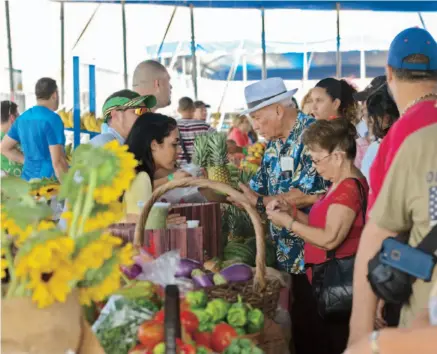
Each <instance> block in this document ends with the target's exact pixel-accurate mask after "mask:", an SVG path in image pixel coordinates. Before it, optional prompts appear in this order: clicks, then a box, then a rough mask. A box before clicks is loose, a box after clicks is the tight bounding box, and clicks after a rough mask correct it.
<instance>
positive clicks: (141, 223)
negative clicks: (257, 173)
mask: <svg viewBox="0 0 437 354" xmlns="http://www.w3.org/2000/svg"><path fill="white" fill-rule="evenodd" d="M185 187H198V188H209V189H212V190H214V191H216V192H220V193H224V194H227V195H228V196H230V197H232V199H233V200H235V201H236V202H238V203H240V204H241V205H242V206H243V208H244V209H245V210H246V212H247V213H248V214H249V217H250V220H251V221H252V224H253V226H254V229H255V236H256V262H255V264H256V267H255V269H256V270H255V281H254V286H256V287H258V286H259V287H260V288H261V289H264V288H265V285H266V281H265V272H266V262H265V259H266V247H265V240H264V228H263V226H262V222H261V218H260V217H259V215H258V212H257V211H256V210H255V208H253V207H252V206H251V205H249V204H248V203H247V199H246V197H245V196H244V195H243V194H242V193H241V192H239V191H237V190H235V189H234V188H232V187H231V186H229V185H227V184H224V183H220V182H215V181H211V180H209V179H204V178H192V177H189V178H183V179H178V180H173V181H170V182H168V183H166V184H164V185H162V186H161V187H159V188H157V189H155V191H154V192H153V194H152V196H151V198H150V200H149V201H148V202H147V203H146V204H145V205H144V208H143V210H142V212H141V215H140V218H139V220H138V223H137V224H136V226H135V235H134V242H133V243H134V245H135V246H141V243H142V240H143V235H144V228H145V226H146V222H147V218H148V216H149V213H150V210H151V209H152V207H153V204H155V202H156V201H157V200H158V199H159V198H161V196H163V195H164V194H165V193H167V192H168V191H170V190H172V189H175V188H185Z"/></svg>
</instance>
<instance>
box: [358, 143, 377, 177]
mask: <svg viewBox="0 0 437 354" xmlns="http://www.w3.org/2000/svg"><path fill="white" fill-rule="evenodd" d="M379 145H380V141H379V140H377V141H374V142H373V143H371V144H370V145H369V147H368V148H367V150H366V153H365V154H364V157H363V161H362V162H361V173H362V174H363V175H364V176H365V177H366V179H367V180H369V173H370V167H371V166H372V163H373V160H375V157H376V155H377V153H378V150H379Z"/></svg>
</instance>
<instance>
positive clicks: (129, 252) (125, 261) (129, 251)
mask: <svg viewBox="0 0 437 354" xmlns="http://www.w3.org/2000/svg"><path fill="white" fill-rule="evenodd" d="M133 256H134V248H133V246H132V243H128V244H127V245H126V246H124V247H123V248H122V249H121V250H120V252H119V254H118V258H119V259H120V264H122V265H126V266H128V265H132V264H134V260H133Z"/></svg>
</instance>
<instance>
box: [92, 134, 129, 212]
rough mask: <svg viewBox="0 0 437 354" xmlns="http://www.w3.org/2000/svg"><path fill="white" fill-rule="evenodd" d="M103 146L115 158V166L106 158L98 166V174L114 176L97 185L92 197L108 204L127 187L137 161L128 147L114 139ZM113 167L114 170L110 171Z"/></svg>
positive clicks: (116, 198) (115, 199)
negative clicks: (128, 150) (108, 180)
mask: <svg viewBox="0 0 437 354" xmlns="http://www.w3.org/2000/svg"><path fill="white" fill-rule="evenodd" d="M103 148H104V149H105V150H106V151H109V152H110V153H111V154H112V156H113V157H114V158H115V165H116V167H115V166H114V164H111V163H110V162H109V160H107V162H105V163H104V164H103V165H102V166H101V168H100V169H102V171H100V169H99V175H100V176H107V175H114V176H115V177H114V178H112V180H111V182H110V183H107V182H106V181H105V182H103V183H102V184H101V185H98V186H97V188H96V189H95V190H94V199H95V201H96V202H97V203H100V204H109V203H112V202H115V201H117V200H118V198H119V197H120V196H121V195H122V193H123V192H124V191H125V190H126V189H128V188H129V186H130V184H131V182H132V180H133V179H134V178H135V167H136V166H137V165H138V162H137V161H136V160H135V158H134V155H133V154H132V153H129V152H127V149H128V147H127V146H126V145H120V144H119V143H118V141H116V140H114V141H111V142H109V143H107V144H106V145H104V147H103ZM114 167H115V169H116V171H111V170H112V169H114Z"/></svg>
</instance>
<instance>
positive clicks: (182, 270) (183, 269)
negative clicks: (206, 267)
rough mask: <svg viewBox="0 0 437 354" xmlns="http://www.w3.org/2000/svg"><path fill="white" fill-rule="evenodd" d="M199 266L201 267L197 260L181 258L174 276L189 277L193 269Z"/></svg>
mask: <svg viewBox="0 0 437 354" xmlns="http://www.w3.org/2000/svg"><path fill="white" fill-rule="evenodd" d="M200 268H202V265H201V264H200V263H199V262H197V261H195V260H193V259H188V258H182V259H181V261H180V263H179V267H178V270H177V271H176V274H175V277H176V278H189V277H190V276H191V272H192V271H193V270H195V269H200Z"/></svg>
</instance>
